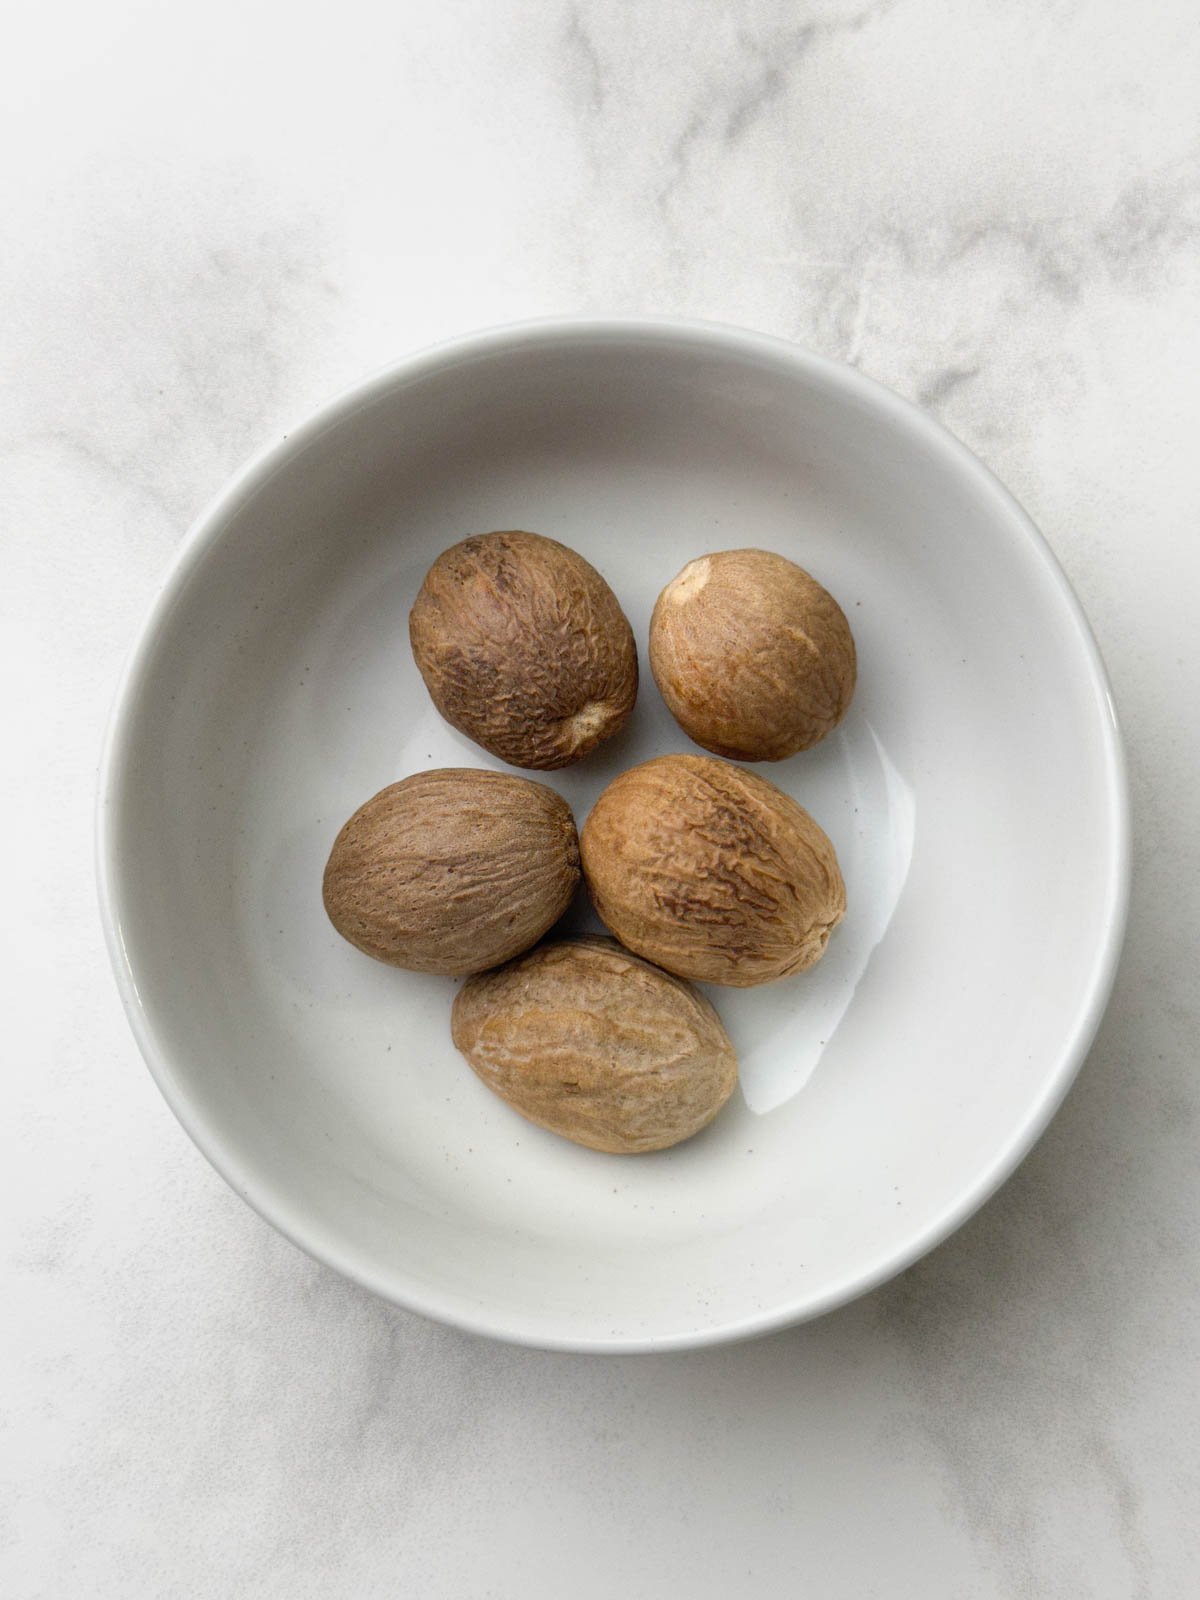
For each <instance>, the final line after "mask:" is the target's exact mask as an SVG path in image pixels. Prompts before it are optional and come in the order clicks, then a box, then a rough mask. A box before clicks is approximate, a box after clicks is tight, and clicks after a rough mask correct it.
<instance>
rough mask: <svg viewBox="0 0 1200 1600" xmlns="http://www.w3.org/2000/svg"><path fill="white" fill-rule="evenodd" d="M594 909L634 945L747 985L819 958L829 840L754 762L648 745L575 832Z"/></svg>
mask: <svg viewBox="0 0 1200 1600" xmlns="http://www.w3.org/2000/svg"><path fill="white" fill-rule="evenodd" d="M580 853H581V855H582V858H583V872H584V878H585V880H586V882H587V886H588V889H589V890H590V891H591V896H592V900H593V902H594V903H595V907H596V910H597V912H598V913H599V915H600V918H601V920H602V921H603V922H604V924H605V925H606V927H608V928H609V929H610V930H611V931H612V932H613V933H615V934H616V936H617V938H618V939H620V941H621V943H622V944H625V945H628V947H629V948H630V949H631V950H635V951H636V952H637V953H638V955H641V956H644V957H645V958H646V959H647V960H648V961H653V962H655V963H656V964H657V965H658V966H660V967H664V968H666V970H667V971H668V972H675V973H678V974H679V975H680V976H681V977H684V978H694V979H697V980H699V981H702V982H706V983H723V984H730V985H732V986H734V987H735V988H749V987H750V986H751V985H753V984H758V983H769V982H771V980H772V979H774V978H785V977H788V976H790V975H791V974H792V973H794V972H802V971H803V970H804V968H805V967H811V966H812V965H813V963H814V962H815V961H819V960H820V958H821V956H822V954H823V953H824V950H825V946H826V944H827V943H828V941H829V935H830V933H831V931H832V930H833V928H834V927H836V925H837V924H838V923H839V922H840V921H841V920H842V917H843V915H844V914H845V910H846V889H845V885H844V884H843V882H842V874H841V872H840V870H839V868H838V862H837V856H836V854H835V853H834V848H833V845H832V844H831V843H830V841H829V839H828V838H827V837H826V836H825V834H824V833H823V832H822V831H821V829H820V828H819V827H818V826H817V824H816V823H815V822H814V821H813V819H812V818H811V817H810V816H809V814H808V812H807V811H805V810H804V809H803V808H802V807H800V806H798V805H797V804H796V802H795V801H794V800H792V799H791V798H790V797H789V796H788V795H786V794H784V793H783V791H782V790H780V789H777V788H776V787H775V785H774V784H773V783H768V782H767V780H766V779H765V778H760V777H759V776H758V775H757V773H753V772H747V771H745V769H744V768H742V767H735V766H731V765H730V764H729V762H727V761H714V760H713V759H712V758H711V757H709V756H685V755H672V756H658V757H657V758H656V759H655V760H653V761H647V762H644V763H643V764H642V765H641V766H639V767H632V768H630V770H629V771H628V772H623V773H622V774H621V776H620V777H619V778H615V779H614V780H613V782H612V783H610V784H609V785H608V787H607V788H606V789H605V790H604V792H603V793H602V794H601V796H600V798H599V799H598V800H597V801H596V804H595V805H594V806H593V808H592V812H591V815H590V816H589V817H588V819H587V821H586V822H585V824H584V826H583V832H582V835H581V837H580Z"/></svg>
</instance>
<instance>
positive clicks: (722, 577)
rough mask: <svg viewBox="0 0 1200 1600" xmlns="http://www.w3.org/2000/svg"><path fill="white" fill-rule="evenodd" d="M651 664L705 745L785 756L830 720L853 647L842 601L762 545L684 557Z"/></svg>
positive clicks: (844, 687) (661, 607)
mask: <svg viewBox="0 0 1200 1600" xmlns="http://www.w3.org/2000/svg"><path fill="white" fill-rule="evenodd" d="M650 670H651V671H652V672H653V674H654V681H655V682H656V683H657V684H658V687H659V691H660V692H661V694H662V697H663V699H664V700H665V701H666V703H667V706H668V708H669V709H670V711H671V714H672V716H674V718H675V720H676V721H677V722H678V723H679V725H680V727H681V728H682V729H683V731H684V732H685V733H686V734H687V735H688V736H689V738H692V739H694V740H695V741H696V743H697V744H699V745H703V746H704V748H705V749H706V750H711V751H713V752H714V753H715V754H716V755H719V756H728V757H731V758H732V759H733V760H736V761H782V760H783V759H784V758H785V757H786V756H790V755H794V754H795V753H796V752H797V751H798V750H807V749H808V748H809V747H810V746H811V745H814V744H816V743H817V741H818V740H820V739H823V738H824V737H825V735H826V734H827V733H829V732H830V731H831V730H832V729H833V728H835V727H836V726H837V725H838V723H839V722H840V721H841V720H842V718H843V716H845V714H846V708H847V706H848V705H849V704H850V699H851V696H852V695H853V693H854V684H855V678H856V675H857V658H856V655H855V649H854V639H853V636H852V635H851V633H850V625H849V623H848V622H847V621H846V617H845V613H844V612H843V611H842V608H841V606H839V605H838V603H837V601H836V600H835V599H834V598H833V596H832V595H831V594H830V593H829V592H828V590H826V589H823V588H822V587H821V585H820V584H819V583H818V582H817V580H816V579H815V578H813V577H811V576H810V575H809V574H808V573H807V572H805V571H804V569H803V568H802V567H798V566H797V565H796V564H795V562H793V561H787V560H785V558H784V557H783V556H780V555H774V554H772V553H771V552H770V551H768V550H725V551H722V552H720V553H719V554H717V555H710V556H700V557H699V558H698V559H697V560H695V561H690V562H689V563H688V565H687V566H686V567H684V569H683V571H682V572H681V573H680V574H679V576H678V577H677V578H675V579H673V580H672V582H670V583H669V584H668V585H667V587H666V588H665V589H664V590H663V592H662V593H661V594H660V595H659V597H658V601H657V604H656V605H655V607H654V614H653V616H652V617H651V619H650Z"/></svg>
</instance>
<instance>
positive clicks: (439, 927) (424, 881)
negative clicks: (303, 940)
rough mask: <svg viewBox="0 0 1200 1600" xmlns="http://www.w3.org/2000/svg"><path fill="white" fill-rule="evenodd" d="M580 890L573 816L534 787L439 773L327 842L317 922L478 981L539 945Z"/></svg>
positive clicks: (484, 775) (401, 962)
mask: <svg viewBox="0 0 1200 1600" xmlns="http://www.w3.org/2000/svg"><path fill="white" fill-rule="evenodd" d="M578 883H579V842H578V839H577V837H576V833H575V821H574V818H573V817H572V816H571V809H570V807H569V806H568V805H567V803H566V801H565V800H564V799H563V798H562V796H561V795H558V794H555V792H554V790H553V789H548V788H547V787H546V785H545V784H543V783H534V782H533V780H532V779H530V778H518V777H516V776H514V775H512V774H510V773H505V772H483V771H473V770H471V769H469V768H458V767H454V768H444V769H441V770H439V771H435V772H418V773H416V774H415V775H414V776H413V777H411V778H405V779H404V781H403V782H402V783H393V784H392V785H391V786H390V787H389V788H387V789H382V790H381V791H380V792H379V793H378V794H377V795H375V797H374V798H373V799H371V800H368V801H367V803H366V805H364V806H361V807H360V808H359V809H358V810H357V811H356V812H355V813H354V815H353V816H352V817H351V818H350V820H349V822H347V824H346V826H345V827H344V828H343V829H342V831H341V832H340V833H339V834H338V836H337V839H336V840H335V841H334V845H333V850H332V851H331V853H330V856H329V862H328V864H327V866H326V868H325V880H324V886H323V892H324V899H325V910H326V911H327V912H328V914H329V920H330V921H331V922H332V923H333V925H334V927H335V928H336V929H337V931H338V932H339V933H340V934H341V935H342V937H343V938H345V939H348V940H349V941H350V943H351V944H353V945H356V946H357V947H358V949H360V950H362V951H363V952H364V953H365V954H366V955H369V956H374V957H375V959H376V960H377V961H386V962H387V963H388V964H389V965H390V966H393V967H408V968H410V969H411V970H412V971H414V972H440V973H447V974H450V975H453V976H461V975H462V974H464V973H470V972H482V971H483V970H484V969H485V968H487V967H495V966H498V965H499V964H500V963H501V962H502V961H508V960H509V959H510V958H511V957H512V956H515V955H519V954H520V952H521V951H522V950H528V948H529V946H530V945H531V944H534V943H536V941H537V940H538V939H540V938H541V936H542V934H544V933H545V932H546V930H547V929H548V928H549V927H551V925H552V924H553V923H555V922H557V920H558V918H559V917H560V916H561V915H562V914H563V912H564V911H565V910H566V909H567V906H568V905H569V904H570V902H571V898H572V896H573V895H574V893H575V890H576V887H577V886H578Z"/></svg>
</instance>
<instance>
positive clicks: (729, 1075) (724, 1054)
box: [450, 938, 737, 1154]
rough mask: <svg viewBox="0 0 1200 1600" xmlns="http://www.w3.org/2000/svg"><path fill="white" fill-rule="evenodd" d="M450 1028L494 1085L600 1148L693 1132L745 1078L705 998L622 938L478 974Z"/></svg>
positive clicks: (561, 947)
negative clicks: (622, 942)
mask: <svg viewBox="0 0 1200 1600" xmlns="http://www.w3.org/2000/svg"><path fill="white" fill-rule="evenodd" d="M450 1026H451V1032H452V1034H453V1037H454V1043H455V1044H456V1045H457V1046H458V1048H459V1049H460V1050H461V1051H462V1053H463V1055H464V1056H466V1058H467V1060H468V1061H469V1062H470V1064H471V1067H472V1068H473V1069H474V1071H475V1072H476V1073H477V1075H478V1076H479V1077H480V1078H482V1080H483V1082H484V1083H486V1084H487V1086H488V1088H489V1089H494V1090H495V1091H496V1093H497V1094H498V1095H499V1096H500V1097H501V1099H503V1100H507V1101H508V1103H509V1105H510V1106H512V1107H513V1108H514V1110H516V1111H519V1112H520V1113H521V1115H522V1116H523V1117H527V1118H528V1119H529V1121H530V1122H536V1123H537V1124H538V1126H539V1127H542V1128H549V1129H550V1130H551V1132H553V1133H560V1134H562V1136H563V1137H564V1138H566V1139H573V1140H574V1141H575V1143H576V1144H583V1145H587V1146H588V1147H589V1148H590V1149H592V1150H607V1151H610V1152H612V1153H614V1154H633V1153H635V1152H638V1151H645V1150H665V1149H666V1148H667V1147H668V1146H669V1145H673V1144H678V1143H679V1142H680V1141H681V1140H682V1139H689V1138H691V1136H692V1134H694V1133H698V1132H699V1130H700V1129H701V1128H703V1127H704V1126H705V1125H706V1124H707V1123H709V1122H711V1121H712V1119H713V1118H714V1117H715V1116H716V1114H717V1112H718V1111H719V1110H720V1109H721V1107H722V1106H723V1105H724V1104H725V1102H726V1100H728V1098H729V1096H730V1095H731V1094H732V1093H733V1087H734V1084H735V1083H736V1082H737V1057H736V1055H735V1054H734V1050H733V1046H732V1045H731V1044H730V1042H729V1039H728V1037H727V1035H726V1033H725V1030H724V1028H723V1027H722V1026H721V1021H720V1018H719V1017H718V1016H717V1014H716V1012H715V1011H714V1010H713V1008H712V1006H711V1005H709V1003H708V1001H707V1000H706V999H705V998H704V996H703V995H701V994H698V993H697V992H696V990H695V989H693V988H692V987H691V985H690V984H687V983H683V982H681V980H680V979H678V978H673V977H671V976H669V974H667V973H665V972H660V971H659V970H658V968H657V967H652V966H651V965H650V963H649V962H648V961H641V960H639V959H638V957H637V956H633V955H630V954H629V952H628V951H627V950H622V949H621V947H620V945H619V944H616V943H615V942H614V941H613V940H612V939H594V938H582V939H567V940H564V941H562V943H558V944H546V945H541V946H540V947H539V948H538V949H537V950H532V951H530V953H529V954H528V955H526V956H522V957H521V958H520V960H518V961H513V962H510V963H509V965H508V966H506V967H501V968H500V969H499V971H497V972H487V973H483V974H481V976H479V977H477V978H472V979H471V980H470V981H469V982H468V983H466V984H464V985H463V987H462V989H461V991H460V992H459V994H458V995H457V996H456V997H455V1001H454V1009H453V1012H452V1014H451V1023H450Z"/></svg>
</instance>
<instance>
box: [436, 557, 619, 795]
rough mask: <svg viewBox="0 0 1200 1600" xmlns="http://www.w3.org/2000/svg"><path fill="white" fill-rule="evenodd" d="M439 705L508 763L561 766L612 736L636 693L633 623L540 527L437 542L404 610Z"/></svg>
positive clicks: (584, 565) (580, 562)
mask: <svg viewBox="0 0 1200 1600" xmlns="http://www.w3.org/2000/svg"><path fill="white" fill-rule="evenodd" d="M409 638H410V640H411V642H412V651H413V657H414V659H415V660H416V663H417V667H418V668H419V670H420V673H421V676H422V678H424V680H425V686H426V688H427V689H428V690H429V693H430V695H431V696H432V697H433V703H434V704H435V705H436V706H437V708H438V710H439V711H440V712H441V714H442V716H443V717H445V719H446V721H447V722H449V723H451V724H452V726H454V727H455V728H457V729H458V730H459V732H460V733H465V734H466V736H467V737H468V738H469V739H473V740H474V741H475V743H476V744H479V745H482V746H483V748H484V749H485V750H490V751H491V753H492V754H493V755H495V756H499V757H500V759H501V760H502V761H507V762H509V763H510V764H511V765H512V766H514V767H533V768H536V769H538V770H542V771H547V770H550V769H551V768H554V767H565V766H567V765H568V763H570V762H572V761H578V760H579V758H580V757H581V756H585V755H587V753H588V751H589V750H593V749H594V748H595V747H596V746H597V745H598V744H600V743H601V742H602V741H603V740H605V739H608V738H611V737H612V735H613V734H614V733H616V732H617V731H618V730H619V729H620V728H621V727H622V726H623V725H624V723H625V721H626V719H627V717H628V716H629V713H630V712H631V711H632V710H633V703H634V701H635V700H636V698H637V687H638V665H637V649H636V647H635V645H634V642H633V632H632V630H631V629H630V626H629V623H628V621H627V620H626V618H625V614H624V612H623V611H622V610H621V607H620V605H619V604H618V603H617V598H616V596H615V595H614V594H613V592H612V590H611V589H610V588H609V586H608V584H607V583H605V581H604V579H603V578H602V577H601V576H600V574H599V573H598V572H597V571H596V569H595V568H594V567H592V566H590V565H589V564H588V562H586V561H585V560H584V559H583V557H582V556H581V555H577V554H576V552H575V551H574V550H569V549H568V548H567V547H566V545H562V544H559V543H557V541H555V540H554V539H544V538H542V537H541V535H540V534H536V533H522V532H519V531H514V532H509V533H486V534H483V535H481V536H480V537H478V538H474V539H464V540H463V542H462V543H461V544H456V545H454V546H453V547H452V548H451V549H449V550H446V551H444V552H443V554H442V555H440V556H439V557H438V558H437V560H436V561H435V562H434V564H433V566H432V567H431V568H430V569H429V572H428V574H427V575H426V578H425V581H424V583H423V584H422V585H421V591H420V593H419V594H418V595H417V599H416V603H415V604H414V606H413V608H412V613H411V615H410V617H409Z"/></svg>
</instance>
